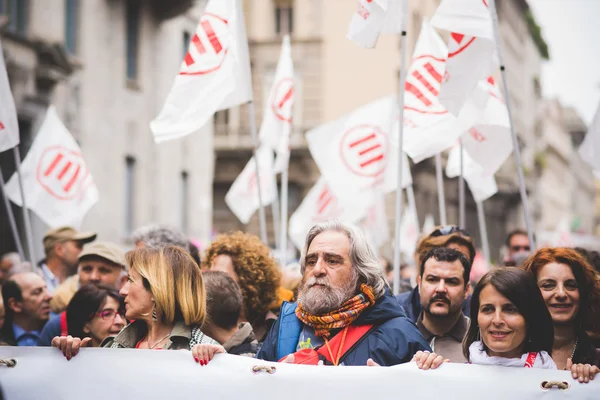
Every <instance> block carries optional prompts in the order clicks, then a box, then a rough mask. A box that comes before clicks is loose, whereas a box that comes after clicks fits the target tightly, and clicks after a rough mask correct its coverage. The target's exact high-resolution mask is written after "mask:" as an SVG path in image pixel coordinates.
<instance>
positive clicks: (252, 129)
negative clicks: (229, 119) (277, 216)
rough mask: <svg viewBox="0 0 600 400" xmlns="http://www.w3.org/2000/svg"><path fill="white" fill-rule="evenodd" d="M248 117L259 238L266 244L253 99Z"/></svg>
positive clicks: (265, 225)
mask: <svg viewBox="0 0 600 400" xmlns="http://www.w3.org/2000/svg"><path fill="white" fill-rule="evenodd" d="M248 118H249V120H250V121H249V122H250V135H251V137H252V155H253V157H254V162H255V164H256V165H255V167H256V188H257V189H258V221H259V224H260V240H262V242H263V243H264V244H266V245H268V244H269V242H268V241H267V220H266V218H265V208H264V207H263V200H262V191H261V185H262V182H261V180H260V168H259V163H258V157H257V156H256V152H257V150H258V135H257V133H256V110H255V108H254V101H253V100H250V101H249V102H248Z"/></svg>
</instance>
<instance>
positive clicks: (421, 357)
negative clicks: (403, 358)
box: [412, 351, 450, 370]
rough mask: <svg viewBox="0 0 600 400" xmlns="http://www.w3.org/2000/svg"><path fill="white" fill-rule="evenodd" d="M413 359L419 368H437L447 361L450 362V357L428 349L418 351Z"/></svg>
mask: <svg viewBox="0 0 600 400" xmlns="http://www.w3.org/2000/svg"><path fill="white" fill-rule="evenodd" d="M412 361H415V362H416V363H417V367H419V369H423V370H427V369H436V368H437V367H439V366H440V365H442V364H443V363H445V362H450V360H449V359H447V358H446V359H444V357H442V356H441V355H439V354H436V353H430V352H428V351H417V354H415V356H414V357H413V359H412Z"/></svg>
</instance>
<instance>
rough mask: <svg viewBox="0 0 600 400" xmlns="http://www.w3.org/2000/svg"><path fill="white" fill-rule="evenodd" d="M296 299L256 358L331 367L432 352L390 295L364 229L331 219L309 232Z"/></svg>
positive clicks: (407, 358)
mask: <svg viewBox="0 0 600 400" xmlns="http://www.w3.org/2000/svg"><path fill="white" fill-rule="evenodd" d="M300 265H301V271H302V274H303V278H302V283H301V285H300V288H299V292H298V302H297V303H284V304H283V305H282V307H281V313H280V317H279V319H278V320H277V322H276V323H275V324H274V325H273V327H272V328H271V331H270V332H269V335H268V336H267V338H266V340H265V342H264V343H263V346H262V347H261V349H260V351H259V352H258V354H257V355H256V358H259V359H263V360H267V361H285V362H291V363H305V364H317V363H319V364H321V363H323V364H326V365H366V364H367V361H368V360H369V359H371V360H372V361H370V364H371V363H372V362H375V363H377V364H380V365H386V366H388V365H396V364H401V363H404V362H408V361H410V360H411V359H412V357H413V355H414V354H415V353H416V352H417V351H419V350H430V349H429V346H428V345H427V342H426V341H425V339H424V338H423V336H422V335H421V333H420V332H419V331H418V329H417V328H416V326H415V325H414V324H412V323H411V322H410V321H409V320H408V319H407V318H406V315H405V313H404V311H403V309H402V307H400V305H399V304H398V302H397V300H396V298H395V297H394V296H393V295H392V294H391V292H390V290H389V287H388V285H387V282H386V279H385V276H384V271H383V269H382V268H381V265H380V264H379V261H378V259H377V256H376V255H375V252H374V250H373V248H372V247H371V246H370V245H369V244H368V242H367V240H366V238H365V236H364V234H363V233H362V231H360V230H359V229H358V228H356V227H353V226H348V225H345V224H342V223H340V222H338V221H336V220H329V221H326V222H323V223H320V224H318V225H316V226H314V227H313V228H312V229H311V230H310V231H309V233H308V236H307V238H306V243H305V245H304V249H303V251H302V256H301V259H300Z"/></svg>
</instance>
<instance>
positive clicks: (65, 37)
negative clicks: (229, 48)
mask: <svg viewBox="0 0 600 400" xmlns="http://www.w3.org/2000/svg"><path fill="white" fill-rule="evenodd" d="M203 3H205V2H198V3H196V4H194V3H193V2H192V1H191V0H190V1H186V0H176V1H169V2H163V1H150V0H148V1H137V0H123V1H112V0H110V1H109V0H86V1H82V0H79V1H77V0H60V1H59V0H56V1H46V0H17V1H14V0H0V5H1V6H0V14H3V15H5V17H6V18H5V20H8V24H7V25H6V26H5V27H4V29H3V30H2V31H1V35H0V39H1V40H2V49H3V52H4V57H5V59H6V63H7V69H8V74H9V80H10V84H11V88H12V91H13V94H14V97H15V102H16V106H17V110H18V117H19V125H20V134H21V144H20V146H19V147H20V151H21V155H22V157H23V158H24V157H25V155H26V153H27V150H28V149H29V147H30V146H31V143H32V142H33V140H34V139H35V135H36V132H37V129H38V127H39V125H40V123H41V121H42V119H43V117H44V114H45V110H46V108H47V106H48V105H49V104H54V105H55V106H56V108H57V110H58V112H59V115H60V116H61V118H62V120H63V122H64V123H65V125H66V126H67V127H68V128H69V130H70V131H71V133H72V134H73V136H74V138H75V139H76V140H77V141H78V143H79V144H80V146H81V149H82V152H83V154H84V157H85V160H86V163H87V166H88V168H89V170H90V173H91V174H92V176H93V177H94V181H95V183H96V185H97V187H98V190H99V194H100V200H99V201H98V203H97V204H96V205H95V206H94V207H93V208H92V209H91V211H90V212H89V213H88V215H87V217H86V218H85V220H84V222H83V225H82V226H81V228H82V229H85V230H91V231H97V232H98V234H99V238H100V239H102V240H111V241H115V242H117V243H121V244H122V245H123V246H129V245H130V242H129V238H130V235H131V232H132V230H134V229H135V228H137V227H138V226H140V225H144V224H147V223H152V222H160V223H165V224H169V225H172V226H174V227H176V228H180V229H182V230H183V231H185V232H186V233H188V234H189V235H190V236H191V237H192V238H195V239H198V240H200V241H207V240H208V239H209V238H210V234H211V227H212V220H211V209H212V181H213V179H212V174H213V151H212V147H213V144H212V126H209V127H207V128H206V129H203V130H202V131H201V132H197V133H195V134H194V135H191V136H188V137H186V138H184V139H182V140H176V141H172V142H167V143H161V144H155V143H154V139H153V137H152V134H151V132H150V129H149V122H150V121H151V120H152V119H153V118H155V117H156V116H157V115H158V112H159V111H160V109H161V107H162V105H163V102H164V99H165V98H166V95H167V93H168V91H169V90H170V87H171V85H172V83H173V79H174V77H175V76H176V74H177V72H178V71H179V67H180V64H181V61H182V60H183V57H184V55H185V52H186V51H187V41H189V37H190V35H191V34H193V33H194V32H195V29H196V26H197V23H198V20H199V18H200V16H201V13H202V10H203ZM0 162H1V167H2V172H3V175H4V176H5V178H6V179H8V178H9V177H10V176H11V175H12V173H13V171H14V164H13V159H12V154H11V152H5V153H3V154H1V155H0ZM13 208H14V209H15V211H16V213H17V219H18V221H19V222H20V221H21V215H20V210H19V209H18V208H17V207H13ZM1 215H2V216H4V215H6V214H5V213H4V210H3V212H2V213H1ZM32 218H33V225H34V242H35V244H36V255H37V258H41V257H42V248H41V239H42V236H43V234H44V233H45V231H46V230H47V229H48V227H47V226H45V225H44V224H43V223H42V222H41V220H39V219H38V218H37V217H35V215H34V214H33V213H32ZM19 228H20V231H21V233H23V232H24V230H23V226H22V224H20V226H19ZM0 233H1V238H2V240H0V253H3V252H4V251H7V250H9V249H12V248H13V247H12V246H13V243H12V238H11V234H10V230H9V228H8V222H7V219H6V218H2V219H0ZM22 236H23V235H22Z"/></svg>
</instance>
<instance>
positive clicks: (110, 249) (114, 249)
mask: <svg viewBox="0 0 600 400" xmlns="http://www.w3.org/2000/svg"><path fill="white" fill-rule="evenodd" d="M89 256H97V257H102V258H104V259H106V260H108V261H110V262H112V263H114V264H117V265H120V266H121V267H122V268H123V269H124V270H126V271H129V268H128V267H127V263H126V262H125V252H124V251H123V250H121V248H120V247H119V246H118V245H116V244H114V243H110V242H93V243H90V244H86V245H85V246H84V247H83V251H82V252H81V254H79V260H80V261H81V259H82V258H84V257H89Z"/></svg>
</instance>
